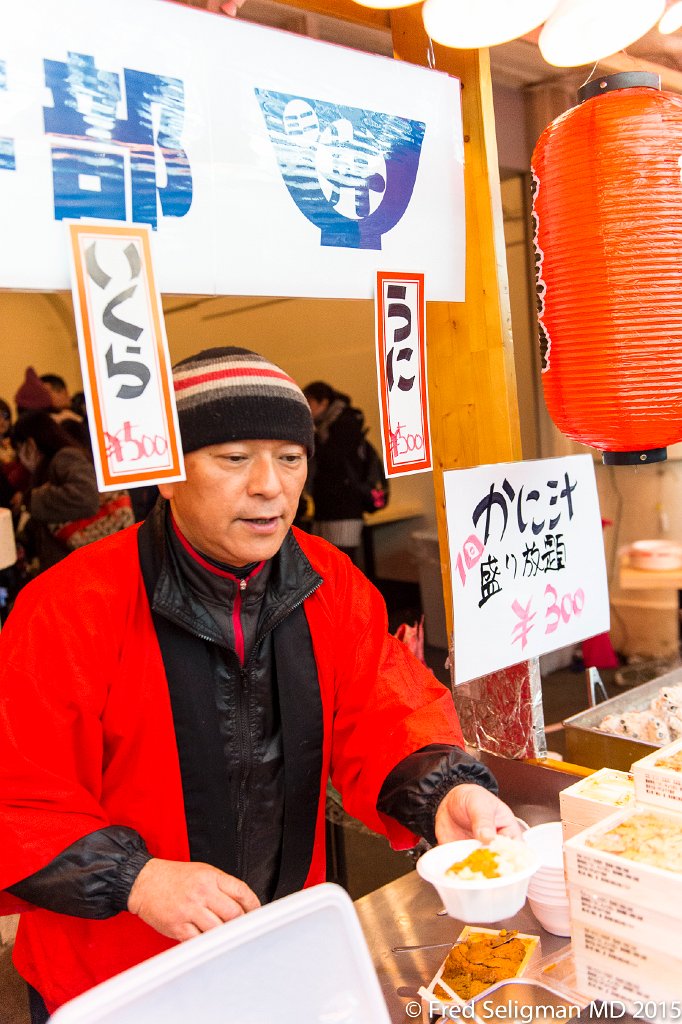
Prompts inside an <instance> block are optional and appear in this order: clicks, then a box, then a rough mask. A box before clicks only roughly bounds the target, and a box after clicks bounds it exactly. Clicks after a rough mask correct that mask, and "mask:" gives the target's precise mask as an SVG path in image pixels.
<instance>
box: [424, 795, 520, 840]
mask: <svg viewBox="0 0 682 1024" xmlns="http://www.w3.org/2000/svg"><path fill="white" fill-rule="evenodd" d="M435 824H436V839H437V840H438V842H439V843H450V842H452V841H453V840H454V839H471V838H472V837H473V838H474V839H478V840H480V842H482V843H490V842H491V841H492V840H493V839H494V838H495V836H496V835H498V833H501V834H502V835H505V836H509V837H510V838H511V839H518V838H519V837H520V835H521V827H520V826H519V823H518V821H517V820H516V818H515V817H514V813H513V811H512V810H511V808H510V807H507V805H506V804H504V803H502V801H501V800H499V799H498V797H496V796H494V795H493V794H492V793H491V792H490V791H489V790H487V789H485V788H484V787H483V786H477V785H476V784H475V783H468V782H467V783H462V785H459V786H454V787H453V788H452V789H451V790H450V791H449V793H446V794H445V796H444V797H443V799H442V800H441V802H440V804H439V805H438V810H437V811H436V823H435Z"/></svg>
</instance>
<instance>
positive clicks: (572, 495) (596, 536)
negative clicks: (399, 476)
mask: <svg viewBox="0 0 682 1024" xmlns="http://www.w3.org/2000/svg"><path fill="white" fill-rule="evenodd" d="M444 485H445V506H446V515H447V523H448V538H449V547H450V563H451V576H452V600H453V618H454V625H455V643H454V648H455V681H456V682H457V683H462V682H466V681H467V680H469V679H475V678H477V677H478V676H482V675H486V674H488V673H489V672H494V671H495V670H496V669H500V668H505V667H506V666H508V665H514V664H516V663H518V662H520V661H526V660H528V659H529V658H536V657H539V655H541V654H546V653H547V652H548V651H553V650H557V649H558V648H560V647H566V646H568V645H569V644H574V643H577V642H578V641H580V640H584V639H585V638H586V637H589V636H595V635H596V634H598V633H603V632H605V631H606V630H608V628H609V597H608V585H607V578H606V565H605V561H604V545H603V540H602V529H601V514H600V511H599V502H598V498H597V487H596V482H595V478H594V466H593V464H592V459H591V457H590V456H589V455H572V456H568V457H566V458H560V459H539V460H537V461H532V462H514V463H500V464H498V465H494V466H477V467H475V468H474V469H462V470H449V471H447V472H446V473H445V474H444Z"/></svg>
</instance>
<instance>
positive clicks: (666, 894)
mask: <svg viewBox="0 0 682 1024" xmlns="http://www.w3.org/2000/svg"><path fill="white" fill-rule="evenodd" d="M621 826H625V829H626V830H627V833H628V834H627V835H625V837H624V841H623V842H622V843H620V845H621V846H622V847H624V850H627V851H629V852H634V853H635V854H636V855H639V853H641V851H642V850H645V849H650V850H652V851H653V853H655V854H657V855H658V858H659V860H660V863H661V864H667V863H670V862H671V860H672V858H673V856H674V854H675V849H676V850H677V857H678V866H680V865H679V857H680V848H681V846H682V815H680V814H675V813H673V812H670V811H663V810H659V809H658V808H656V807H647V806H636V807H635V808H634V809H633V810H627V811H617V812H616V813H615V814H613V815H611V816H610V817H608V818H604V819H603V820H602V821H599V822H597V824H596V825H592V826H590V828H587V829H585V830H584V831H583V832H580V833H579V834H578V835H577V836H574V837H573V838H572V839H569V840H567V842H566V843H565V844H564V862H565V865H566V878H567V882H568V887H569V888H570V886H571V885H578V886H581V887H583V888H585V889H591V890H593V891H595V892H598V893H605V894H606V895H610V896H616V897H619V898H621V899H624V900H627V901H630V902H632V903H635V904H637V905H638V906H641V907H648V908H649V909H651V910H656V911H660V909H661V907H666V906H669V907H672V906H679V905H680V901H682V867H680V870H677V871H673V870H670V868H668V867H662V866H658V865H657V864H654V863H652V862H651V860H647V861H642V860H633V859H631V857H629V856H626V855H625V852H624V850H623V849H622V850H621V852H618V853H614V852H611V851H609V850H605V849H599V848H597V847H595V846H593V845H591V843H592V842H593V841H594V840H597V841H604V837H606V836H607V834H608V837H607V838H606V842H607V843H609V844H610V845H615V841H619V840H620V833H621V828H620V827H621ZM642 833H643V834H645V835H646V837H647V839H646V841H645V842H644V841H642V838H641V835H642Z"/></svg>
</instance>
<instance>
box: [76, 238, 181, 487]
mask: <svg viewBox="0 0 682 1024" xmlns="http://www.w3.org/2000/svg"><path fill="white" fill-rule="evenodd" d="M67 230H68V232H69V256H70V260H71V274H72V277H71V280H72V288H73V305H74V313H75V316H76V325H77V329H78V347H79V352H80V360H81V368H82V373H83V384H84V390H85V397H86V401H87V406H88V416H89V420H90V430H91V436H92V449H93V456H94V460H95V469H96V471H97V482H98V485H99V488H100V490H101V491H111V490H116V489H118V488H122V487H134V486H135V485H142V484H154V483H161V482H164V481H165V482H170V481H172V480H184V477H185V473H184V464H183V458H182V449H181V447H180V443H179V437H180V432H179V429H178V420H177V412H176V408H175V396H174V392H173V384H172V377H171V369H170V358H169V355H168V342H167V340H166V332H165V327H164V321H163V310H162V308H161V299H160V296H159V293H158V291H157V289H156V284H155V280H154V272H153V267H152V256H151V244H150V232H151V228H150V226H149V225H148V224H128V225H120V224H110V223H102V222H98V223H97V224H88V223H84V222H83V221H67Z"/></svg>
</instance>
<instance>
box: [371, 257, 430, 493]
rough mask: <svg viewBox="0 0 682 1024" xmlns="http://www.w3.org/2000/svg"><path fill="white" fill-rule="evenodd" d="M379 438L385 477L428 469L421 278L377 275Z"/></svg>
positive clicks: (405, 275)
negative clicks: (381, 445) (381, 443)
mask: <svg viewBox="0 0 682 1024" xmlns="http://www.w3.org/2000/svg"><path fill="white" fill-rule="evenodd" d="M376 340H377V375H378V385H379V405H380V408H381V428H382V429H381V439H382V442H383V447H384V462H385V465H386V473H387V475H388V476H398V475H404V474H407V473H424V472H426V471H428V470H430V469H431V436H430V431H429V402H428V393H427V384H426V338H425V316H424V275H423V274H403V273H396V272H390V273H389V272H386V271H382V270H380V271H378V272H377V286H376Z"/></svg>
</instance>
